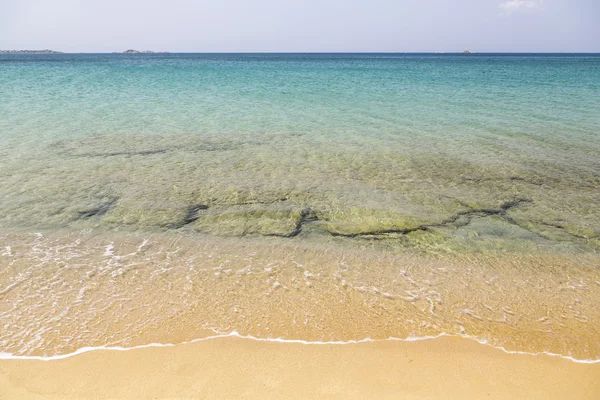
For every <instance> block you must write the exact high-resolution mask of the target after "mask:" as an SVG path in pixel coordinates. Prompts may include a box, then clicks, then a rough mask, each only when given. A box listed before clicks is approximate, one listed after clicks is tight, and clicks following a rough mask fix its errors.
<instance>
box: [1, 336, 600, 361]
mask: <svg viewBox="0 0 600 400" xmlns="http://www.w3.org/2000/svg"><path fill="white" fill-rule="evenodd" d="M226 338H236V339H242V340H249V341H256V342H267V343H284V344H300V345H303V346H314V345H317V346H343V345H356V344H362V343H385V342H405V343H411V342H421V341H430V340H435V339H444V338H450V339H466V340H469V341H473V342H476V343H478V344H480V345H482V346H486V347H491V348H492V349H495V350H499V351H501V352H503V353H505V354H510V355H524V356H532V357H538V356H542V357H554V358H559V359H563V360H567V361H570V362H573V363H576V364H588V365H593V364H600V359H578V358H574V357H572V356H566V355H563V354H557V353H551V352H546V351H541V352H536V353H533V352H527V351H520V350H507V349H506V348H504V347H502V346H495V345H492V344H490V343H488V342H487V341H485V340H483V339H479V338H477V337H473V336H468V335H453V334H447V333H442V334H440V335H437V336H423V337H407V338H395V337H390V338H387V339H372V338H369V337H367V338H364V339H357V340H347V341H327V342H324V341H309V340H301V339H285V338H260V337H255V336H251V335H242V334H240V333H238V332H236V331H233V332H230V333H227V334H217V335H214V336H207V337H202V338H197V339H192V340H189V341H184V342H181V343H148V344H143V345H136V346H131V347H125V346H84V347H81V348H79V349H77V350H75V351H73V352H71V353H65V354H57V355H54V356H19V355H14V354H11V353H6V352H2V351H0V362H2V361H8V360H18V361H59V360H65V359H69V358H72V357H76V356H80V355H82V354H86V353H91V352H104V351H109V352H112V351H116V352H128V351H135V350H142V349H151V348H164V347H167V348H171V347H177V346H184V345H190V344H195V343H200V342H204V341H211V340H219V339H226Z"/></svg>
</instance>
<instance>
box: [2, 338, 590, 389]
mask: <svg viewBox="0 0 600 400" xmlns="http://www.w3.org/2000/svg"><path fill="white" fill-rule="evenodd" d="M599 396H600V364H580V363H575V362H572V361H569V360H566V359H562V358H558V357H551V356H546V355H538V356H532V355H515V354H507V353H504V352H503V351H501V350H497V349H495V348H492V347H490V346H485V345H481V344H478V343H476V342H474V341H471V340H468V339H460V338H441V339H434V340H423V341H417V342H399V341H383V342H371V343H359V344H347V345H305V344H299V343H279V342H260V341H254V340H248V339H241V338H235V337H228V338H219V339H211V340H206V341H201V342H196V343H192V344H182V345H177V346H174V347H154V348H142V349H135V350H129V351H106V350H101V351H93V352H88V353H84V354H80V355H78V356H74V357H70V358H66V359H62V360H53V361H41V360H1V361H0V398H1V399H92V398H93V399H164V398H168V399H234V398H237V399H240V398H243V399H267V398H277V399H308V398H314V399H400V398H402V399H454V398H456V399H459V398H460V399H481V398H486V399H508V398H513V399H597V398H599Z"/></svg>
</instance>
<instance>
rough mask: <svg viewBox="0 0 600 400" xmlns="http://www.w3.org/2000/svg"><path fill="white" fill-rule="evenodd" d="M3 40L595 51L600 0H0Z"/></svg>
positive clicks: (1, 44) (12, 44) (97, 45)
mask: <svg viewBox="0 0 600 400" xmlns="http://www.w3.org/2000/svg"><path fill="white" fill-rule="evenodd" d="M0 49H53V50H59V51H64V52H113V51H124V50H126V49H137V50H146V49H148V50H154V51H170V52H421V51H427V52H429V51H431V52H436V51H448V52H450V51H463V50H470V51H479V52H600V0H195V1H194V0H0Z"/></svg>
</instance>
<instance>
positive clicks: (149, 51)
mask: <svg viewBox="0 0 600 400" xmlns="http://www.w3.org/2000/svg"><path fill="white" fill-rule="evenodd" d="M123 54H154V52H153V51H151V50H143V51H139V50H133V49H129V50H125V51H124V52H123Z"/></svg>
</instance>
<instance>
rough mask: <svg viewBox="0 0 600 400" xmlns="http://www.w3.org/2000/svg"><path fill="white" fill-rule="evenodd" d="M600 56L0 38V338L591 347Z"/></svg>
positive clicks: (61, 344) (61, 348)
mask: <svg viewBox="0 0 600 400" xmlns="http://www.w3.org/2000/svg"><path fill="white" fill-rule="evenodd" d="M599 251H600V55H569V54H560V55H550V54H546V55H525V54H520V55H506V54H504V55H502V54H498V55H492V54H474V55H451V54H151V55H145V54H138V55H121V54H85V55H71V54H64V55H0V327H2V329H0V352H3V353H7V354H14V355H44V356H51V355H58V354H66V353H70V352H73V351H75V350H77V349H79V348H81V347H85V346H111V345H119V346H133V345H143V344H147V343H152V342H160V343H178V342H183V341H187V340H192V339H196V338H202V337H207V336H213V335H215V334H218V335H220V334H227V333H230V332H232V331H236V332H239V333H240V334H243V335H251V336H255V337H260V338H285V339H301V340H307V341H348V340H360V339H364V338H367V337H368V338H373V339H387V338H390V337H394V338H402V339H404V338H410V337H424V336H437V335H441V334H448V335H463V336H468V337H471V338H475V339H477V340H480V341H485V342H487V343H490V344H492V345H495V346H501V347H504V348H506V349H507V350H515V351H527V352H544V351H545V352H551V353H556V354H560V355H563V356H571V357H574V358H575V359H578V360H598V359H600V342H599V341H598V338H599V337H600V309H598V307H597V305H598V304H599V302H600V256H599Z"/></svg>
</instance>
